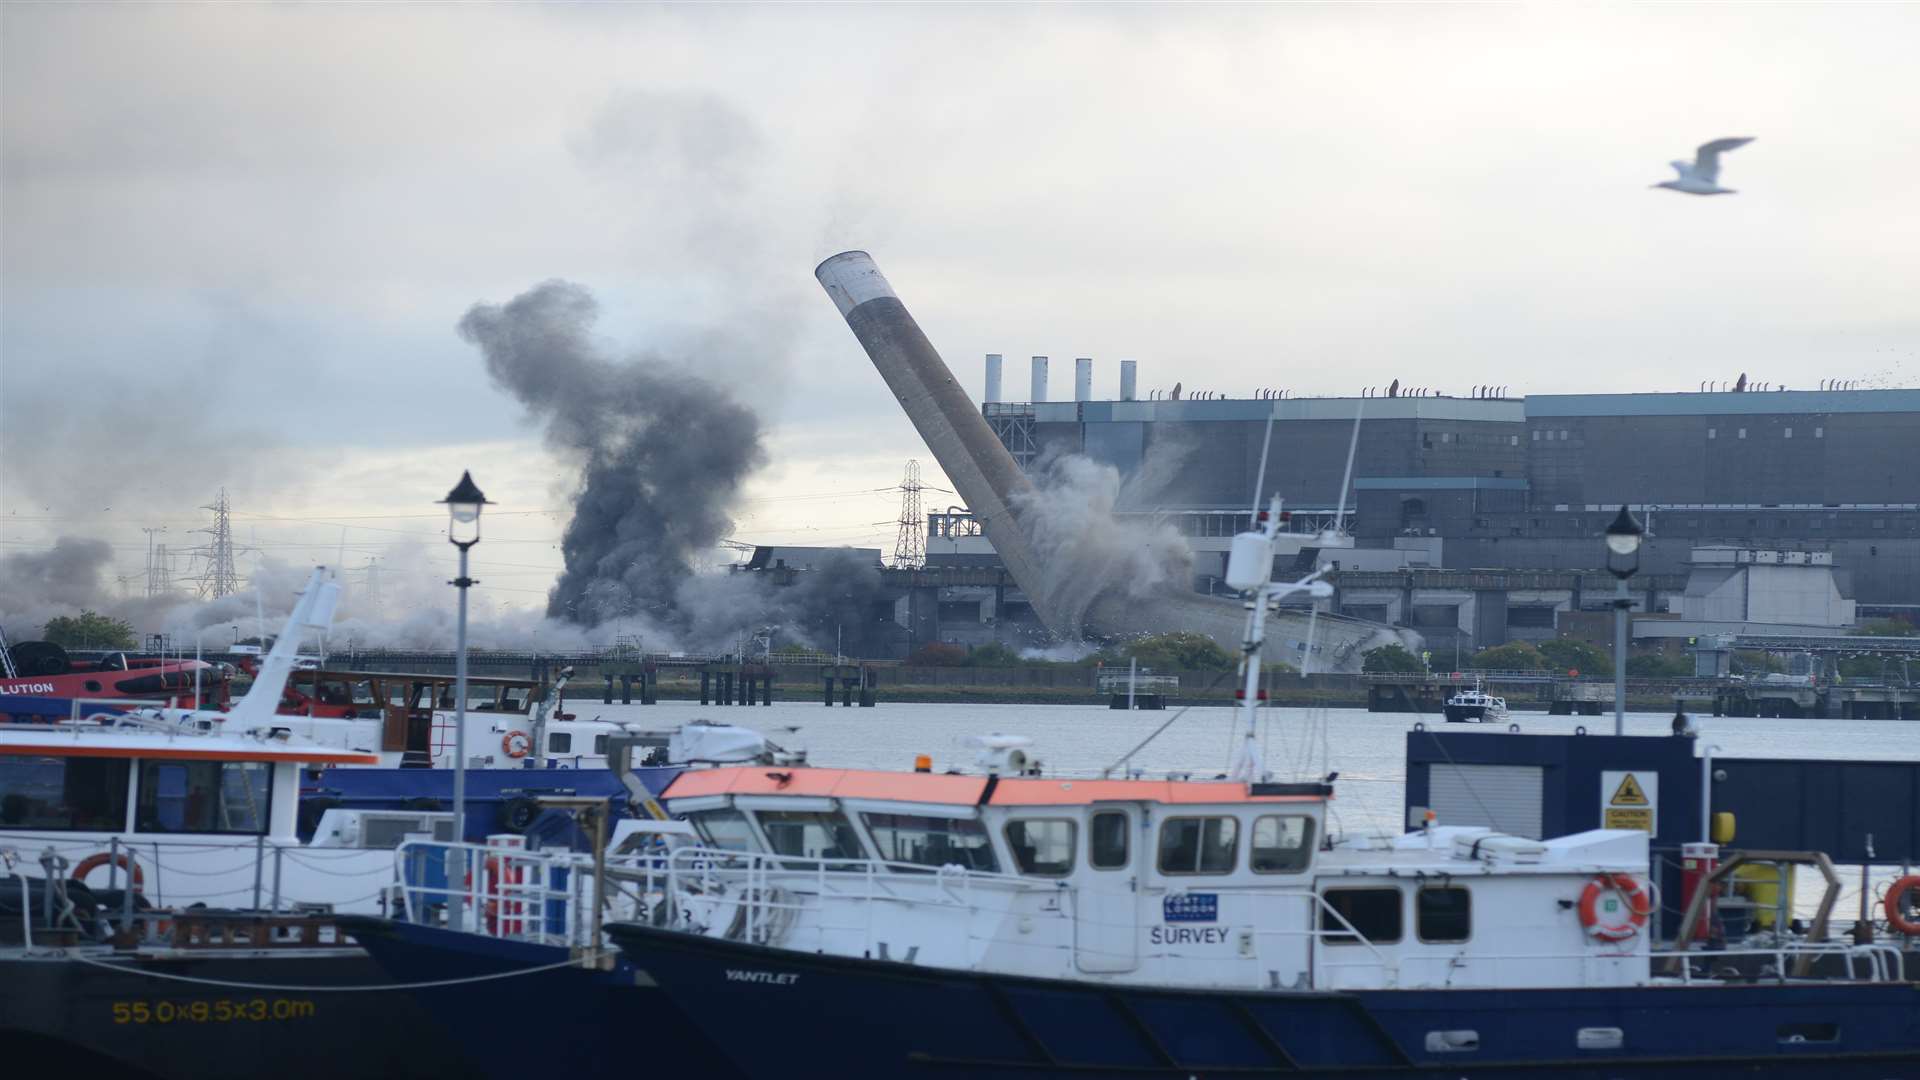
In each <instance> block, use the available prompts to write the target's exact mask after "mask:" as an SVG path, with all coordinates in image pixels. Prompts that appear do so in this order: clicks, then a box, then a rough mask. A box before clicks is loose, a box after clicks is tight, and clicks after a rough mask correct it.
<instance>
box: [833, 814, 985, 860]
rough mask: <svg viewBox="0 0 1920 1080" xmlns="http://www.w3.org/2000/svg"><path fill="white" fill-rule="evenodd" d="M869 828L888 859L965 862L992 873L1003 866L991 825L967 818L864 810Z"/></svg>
mask: <svg viewBox="0 0 1920 1080" xmlns="http://www.w3.org/2000/svg"><path fill="white" fill-rule="evenodd" d="M861 817H862V818H864V819H865V820H866V823H867V831H868V832H870V833H872V834H873V842H874V845H875V846H876V847H878V848H879V849H880V858H882V859H884V860H885V861H887V862H897V863H916V864H918V865H920V866H948V865H954V866H963V867H966V868H967V869H968V870H984V871H986V872H988V873H992V872H994V871H996V870H999V869H1000V864H999V862H998V861H997V860H996V859H994V857H993V842H992V841H990V840H988V839H987V828H986V826H984V825H982V824H980V823H979V822H978V821H973V820H970V819H967V818H944V817H921V816H919V815H917V814H862V815H861Z"/></svg>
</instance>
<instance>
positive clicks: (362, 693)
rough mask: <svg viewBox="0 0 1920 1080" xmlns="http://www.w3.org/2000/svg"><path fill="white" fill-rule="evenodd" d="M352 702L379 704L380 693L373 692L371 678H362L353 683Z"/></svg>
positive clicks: (356, 703) (357, 703)
mask: <svg viewBox="0 0 1920 1080" xmlns="http://www.w3.org/2000/svg"><path fill="white" fill-rule="evenodd" d="M353 703H354V704H355V705H378V704H380V695H379V694H378V693H375V692H374V688H373V682H372V681H371V680H368V679H362V680H360V681H359V682H357V683H354V684H353Z"/></svg>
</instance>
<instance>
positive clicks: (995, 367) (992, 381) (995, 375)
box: [980, 352, 1000, 401]
mask: <svg viewBox="0 0 1920 1080" xmlns="http://www.w3.org/2000/svg"><path fill="white" fill-rule="evenodd" d="M980 400H982V401H999V400H1000V354H999V353H997V352H990V353H988V354H987V396H986V397H984V398H981V399H980Z"/></svg>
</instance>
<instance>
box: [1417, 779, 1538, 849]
mask: <svg viewBox="0 0 1920 1080" xmlns="http://www.w3.org/2000/svg"><path fill="white" fill-rule="evenodd" d="M1428 769H1429V770H1430V771H1429V772H1428V774H1427V796H1428V801H1429V802H1431V803H1432V804H1433V810H1434V812H1435V813H1436V814H1438V815H1439V818H1440V820H1439V824H1441V825H1484V826H1486V827H1487V828H1489V829H1493V830H1494V831H1496V832H1503V833H1507V834H1508V835H1510V836H1524V837H1526V838H1528V839H1530V840H1538V839H1540V785H1541V776H1542V773H1543V772H1544V770H1543V769H1541V768H1540V767H1539V766H1537V765H1454V764H1452V763H1449V762H1434V763H1433V764H1432V765H1429V766H1428Z"/></svg>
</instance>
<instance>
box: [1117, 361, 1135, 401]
mask: <svg viewBox="0 0 1920 1080" xmlns="http://www.w3.org/2000/svg"><path fill="white" fill-rule="evenodd" d="M1138 368H1139V362H1138V361H1136V360H1122V361H1120V400H1121V401H1133V400H1134V399H1135V396H1136V395H1137V394H1138V392H1139V380H1138V376H1139V371H1138V370H1137V369H1138Z"/></svg>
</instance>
